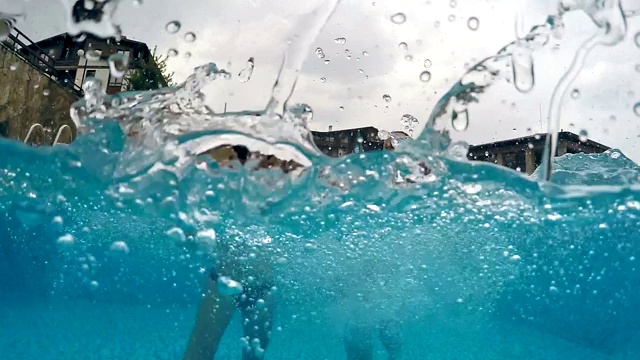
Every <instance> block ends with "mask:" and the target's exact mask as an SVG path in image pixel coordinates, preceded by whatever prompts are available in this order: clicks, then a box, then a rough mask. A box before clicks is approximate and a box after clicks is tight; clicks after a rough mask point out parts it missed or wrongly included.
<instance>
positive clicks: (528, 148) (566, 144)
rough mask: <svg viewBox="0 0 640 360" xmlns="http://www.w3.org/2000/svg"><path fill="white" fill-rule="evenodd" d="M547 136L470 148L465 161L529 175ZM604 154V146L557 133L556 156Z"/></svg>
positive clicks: (522, 138) (539, 158) (562, 132)
mask: <svg viewBox="0 0 640 360" xmlns="http://www.w3.org/2000/svg"><path fill="white" fill-rule="evenodd" d="M547 136H548V134H536V135H532V136H526V137H521V138H517V139H511V140H504V141H498V142H494V143H488V144H482V145H475V146H470V147H469V153H468V154H467V157H468V158H469V160H475V161H487V162H492V163H495V164H498V165H502V166H506V167H508V168H511V169H514V170H517V171H521V172H526V173H527V174H529V175H531V174H532V173H533V172H534V171H535V170H536V168H537V167H538V166H540V163H541V162H542V156H543V154H544V148H545V143H546V139H547ZM607 150H609V147H608V146H605V145H602V144H600V143H597V142H595V141H591V140H586V141H581V140H580V136H578V135H576V134H574V133H572V132H568V131H561V132H559V133H558V146H557V148H556V156H562V155H564V154H576V153H586V154H592V153H602V152H605V151H607Z"/></svg>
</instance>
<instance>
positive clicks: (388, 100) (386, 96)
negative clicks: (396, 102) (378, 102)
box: [382, 94, 391, 102]
mask: <svg viewBox="0 0 640 360" xmlns="http://www.w3.org/2000/svg"><path fill="white" fill-rule="evenodd" d="M382 100H384V102H391V96H390V95H389V94H384V95H382Z"/></svg>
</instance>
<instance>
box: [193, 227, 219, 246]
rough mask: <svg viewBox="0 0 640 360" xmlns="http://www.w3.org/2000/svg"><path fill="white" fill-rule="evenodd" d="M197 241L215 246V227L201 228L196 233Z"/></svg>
mask: <svg viewBox="0 0 640 360" xmlns="http://www.w3.org/2000/svg"><path fill="white" fill-rule="evenodd" d="M196 241H197V242H198V243H199V244H203V245H206V246H215V244H216V232H215V230H213V229H204V230H199V231H198V232H197V233H196Z"/></svg>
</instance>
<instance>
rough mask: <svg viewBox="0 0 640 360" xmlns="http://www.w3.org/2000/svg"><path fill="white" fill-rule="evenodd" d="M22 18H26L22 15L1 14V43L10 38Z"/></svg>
mask: <svg viewBox="0 0 640 360" xmlns="http://www.w3.org/2000/svg"><path fill="white" fill-rule="evenodd" d="M22 17H24V16H23V15H22V14H8V13H3V12H0V41H5V40H6V39H7V38H8V37H9V35H10V34H11V32H12V31H13V28H14V27H15V26H16V23H17V22H18V19H20V18H22Z"/></svg>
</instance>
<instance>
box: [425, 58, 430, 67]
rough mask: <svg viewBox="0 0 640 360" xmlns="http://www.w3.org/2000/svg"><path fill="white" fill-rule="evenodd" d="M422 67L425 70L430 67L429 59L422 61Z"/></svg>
mask: <svg viewBox="0 0 640 360" xmlns="http://www.w3.org/2000/svg"><path fill="white" fill-rule="evenodd" d="M424 67H425V68H427V69H428V68H430V67H431V60H429V59H427V60H425V61H424Z"/></svg>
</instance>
